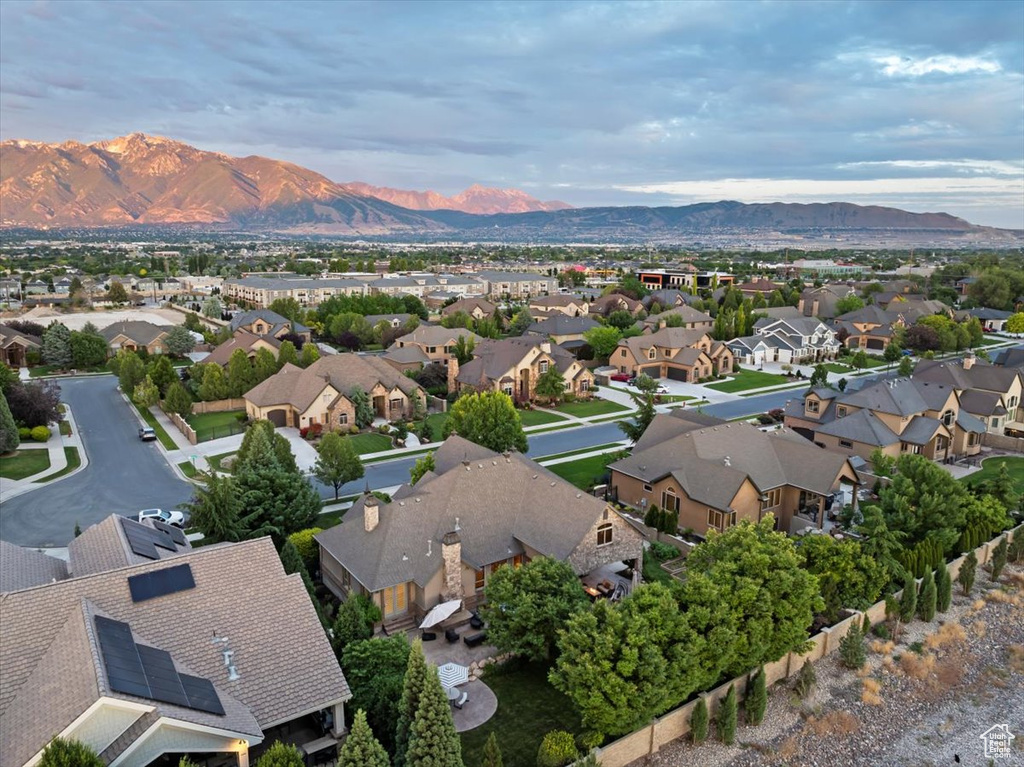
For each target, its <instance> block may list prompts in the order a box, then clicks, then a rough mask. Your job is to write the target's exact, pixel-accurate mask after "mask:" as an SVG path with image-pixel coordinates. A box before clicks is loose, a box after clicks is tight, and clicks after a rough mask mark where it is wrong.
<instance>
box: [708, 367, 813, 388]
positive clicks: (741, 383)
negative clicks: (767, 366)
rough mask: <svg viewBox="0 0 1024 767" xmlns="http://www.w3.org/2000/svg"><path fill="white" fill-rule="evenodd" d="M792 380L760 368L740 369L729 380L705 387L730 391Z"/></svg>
mask: <svg viewBox="0 0 1024 767" xmlns="http://www.w3.org/2000/svg"><path fill="white" fill-rule="evenodd" d="M793 381H794V379H792V378H788V377H787V376H780V375H776V374H774V373H765V372H762V371H760V370H741V371H740V372H739V373H733V376H732V378H731V379H730V380H728V381H722V382H720V383H715V384H708V385H707V388H709V389H714V390H715V391H722V392H730V393H732V392H738V391H747V390H748V389H763V388H765V387H766V386H780V385H782V384H785V383H791V382H793Z"/></svg>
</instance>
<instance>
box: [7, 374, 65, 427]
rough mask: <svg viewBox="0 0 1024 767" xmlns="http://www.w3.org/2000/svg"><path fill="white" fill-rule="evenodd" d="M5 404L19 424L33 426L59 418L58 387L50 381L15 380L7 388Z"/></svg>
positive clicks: (52, 421)
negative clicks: (15, 381)
mask: <svg viewBox="0 0 1024 767" xmlns="http://www.w3.org/2000/svg"><path fill="white" fill-rule="evenodd" d="M6 396H7V405H8V407H10V409H11V415H12V416H14V422H15V423H17V424H19V425H20V426H27V427H28V428H30V429H31V428H34V427H36V426H46V425H47V424H50V423H56V422H57V421H59V420H60V418H61V413H60V387H59V386H57V384H55V383H53V382H52V381H40V382H35V381H31V382H30V381H24V382H21V381H19V382H17V383H15V384H13V385H12V386H11V388H10V389H8V390H7V395H6Z"/></svg>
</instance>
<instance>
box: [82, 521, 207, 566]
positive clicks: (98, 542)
mask: <svg viewBox="0 0 1024 767" xmlns="http://www.w3.org/2000/svg"><path fill="white" fill-rule="evenodd" d="M142 528H145V529H151V528H152V524H151V523H149V522H146V523H142V522H136V521H135V520H134V519H129V518H128V517H122V516H120V515H118V514H111V515H110V516H109V517H107V518H106V519H104V520H103V521H102V522H98V523H96V524H95V525H93V526H92V527H89V528H86V529H85V530H84V531H82V534H81V535H79V536H78V537H77V538H74V539H72V541H71V543H69V544H68V558H69V563H68V570H69V571H70V572H71V575H72V576H74V577H75V578H81V577H82V576H83V575H92V574H93V573H101V572H105V571H107V570H113V569H116V568H118V567H125V566H126V565H138V564H144V563H146V562H152V561H153V560H152V559H147V558H146V557H141V556H139V555H138V554H136V553H135V552H133V551H132V549H131V546H130V545H129V543H128V537H127V533H128V531H131V530H132V529H136V530H137V529H142ZM191 549H192V544H191V543H189V542H188V541H187V540H186V542H185V543H184V544H182V545H177V544H175V550H174V551H170V550H168V549H165V548H162V547H160V546H157V547H156V548H155V549H154V550H155V551H156V554H157V557H158V558H159V559H169V558H171V557H175V556H177V555H179V554H182V553H187V552H188V551H190V550H191Z"/></svg>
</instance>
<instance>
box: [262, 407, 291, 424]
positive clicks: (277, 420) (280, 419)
mask: <svg viewBox="0 0 1024 767" xmlns="http://www.w3.org/2000/svg"><path fill="white" fill-rule="evenodd" d="M267 420H268V421H270V422H271V423H272V424H274V426H286V425H287V424H288V411H287V410H271V411H270V412H269V413H267Z"/></svg>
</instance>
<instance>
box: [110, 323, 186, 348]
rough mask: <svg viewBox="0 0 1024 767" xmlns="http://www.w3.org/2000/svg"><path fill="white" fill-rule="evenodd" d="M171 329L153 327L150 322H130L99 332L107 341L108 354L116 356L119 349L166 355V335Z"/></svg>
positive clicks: (115, 324)
mask: <svg viewBox="0 0 1024 767" xmlns="http://www.w3.org/2000/svg"><path fill="white" fill-rule="evenodd" d="M170 329H171V328H169V327H165V326H163V325H154V324H153V323H152V322H144V321H142V320H133V321H131V322H115V323H114V324H113V325H108V326H107V327H105V328H103V330H101V331H100V334H101V335H102V336H103V337H104V338H105V339H107V347H108V349H109V352H108V353H109V354H111V355H114V354H117V352H118V350H120V349H128V350H130V351H138V350H139V349H145V350H146V352H147V353H149V354H166V353H167V333H168V331H170Z"/></svg>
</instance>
